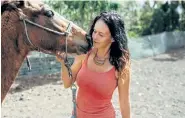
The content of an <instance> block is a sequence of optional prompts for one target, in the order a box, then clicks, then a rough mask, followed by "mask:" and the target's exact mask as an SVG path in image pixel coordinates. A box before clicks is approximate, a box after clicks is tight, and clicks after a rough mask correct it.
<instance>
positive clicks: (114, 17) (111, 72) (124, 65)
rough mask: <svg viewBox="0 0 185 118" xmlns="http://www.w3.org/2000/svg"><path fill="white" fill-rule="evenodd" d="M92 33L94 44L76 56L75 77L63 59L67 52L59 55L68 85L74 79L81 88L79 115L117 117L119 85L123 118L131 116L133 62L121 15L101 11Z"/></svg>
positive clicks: (78, 103)
mask: <svg viewBox="0 0 185 118" xmlns="http://www.w3.org/2000/svg"><path fill="white" fill-rule="evenodd" d="M89 36H90V38H91V39H92V41H93V47H91V50H90V51H89V52H88V53H87V54H83V55H79V56H76V57H75V60H74V63H73V65H72V66H71V70H72V75H73V79H72V80H71V79H70V78H69V75H68V70H67V68H66V67H65V64H64V61H63V59H62V58H61V57H64V55H63V54H58V55H57V59H58V60H59V61H60V62H61V64H62V75H61V76H62V80H63V82H64V87H65V88H69V87H70V86H71V85H72V83H73V82H76V83H77V85H78V87H79V90H78V93H77V104H76V108H77V118H115V110H114V108H113V105H112V103H111V98H112V95H113V92H114V90H115V89H116V87H118V92H119V102H120V110H121V114H122V117H123V118H130V102H129V82H130V61H129V51H128V47H127V37H126V34H125V28H124V23H123V21H122V20H121V17H120V16H119V15H118V14H117V13H115V12H103V13H101V14H100V15H98V16H97V17H96V18H95V19H94V21H93V23H92V26H91V28H90V32H89Z"/></svg>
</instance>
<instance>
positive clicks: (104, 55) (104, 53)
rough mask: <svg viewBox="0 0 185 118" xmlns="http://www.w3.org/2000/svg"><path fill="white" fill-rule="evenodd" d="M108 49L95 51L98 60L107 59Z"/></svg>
mask: <svg viewBox="0 0 185 118" xmlns="http://www.w3.org/2000/svg"><path fill="white" fill-rule="evenodd" d="M108 55H109V48H99V49H97V56H98V57H99V58H107V57H109V56H108Z"/></svg>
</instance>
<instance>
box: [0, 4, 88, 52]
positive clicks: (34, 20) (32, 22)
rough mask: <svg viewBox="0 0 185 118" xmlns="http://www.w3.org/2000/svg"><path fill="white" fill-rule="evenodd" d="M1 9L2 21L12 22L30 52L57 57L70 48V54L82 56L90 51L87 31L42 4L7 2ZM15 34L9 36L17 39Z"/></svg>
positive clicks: (13, 27)
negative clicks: (35, 51) (39, 52)
mask: <svg viewBox="0 0 185 118" xmlns="http://www.w3.org/2000/svg"><path fill="white" fill-rule="evenodd" d="M1 8H2V11H1V14H2V16H3V15H4V16H5V17H3V18H7V17H6V16H8V17H9V19H13V20H12V23H14V26H12V28H11V29H14V30H15V32H17V33H16V35H17V36H18V37H19V38H22V39H23V40H24V42H23V43H24V44H25V45H26V46H25V47H26V48H27V50H29V51H33V50H38V51H41V52H44V53H49V54H56V51H61V52H64V51H66V50H65V49H66V48H67V51H68V53H73V54H74V53H75V54H80V53H85V52H86V51H87V50H88V47H89V45H90V43H89V41H88V40H87V38H86V32H85V31H84V30H83V29H81V28H80V27H78V26H77V25H75V24H74V23H72V22H71V21H69V20H67V19H65V18H64V17H62V16H60V15H58V14H57V13H56V12H54V11H52V10H51V9H50V8H49V7H48V6H46V5H44V4H43V3H41V2H31V1H11V2H8V1H4V3H3V4H2V5H1ZM69 24H70V27H68V26H69ZM67 30H69V31H68V32H67ZM15 32H14V31H13V32H12V31H10V32H9V34H8V35H11V34H12V35H13V36H14V37H15V35H14V34H15ZM19 40H21V39H18V41H17V42H18V43H19ZM19 48H20V47H19Z"/></svg>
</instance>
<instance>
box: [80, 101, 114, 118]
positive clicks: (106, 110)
mask: <svg viewBox="0 0 185 118" xmlns="http://www.w3.org/2000/svg"><path fill="white" fill-rule="evenodd" d="M77 114H79V115H80V116H96V118H104V117H105V116H107V117H108V116H114V115H115V110H114V108H113V105H112V104H109V105H105V106H96V105H94V106H88V105H85V106H84V105H83V106H81V105H80V104H77ZM101 116H104V117H101Z"/></svg>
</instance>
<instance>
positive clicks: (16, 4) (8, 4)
mask: <svg viewBox="0 0 185 118" xmlns="http://www.w3.org/2000/svg"><path fill="white" fill-rule="evenodd" d="M23 6H24V1H2V3H1V15H2V14H3V13H4V12H5V11H12V10H16V9H17V8H21V7H23Z"/></svg>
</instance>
